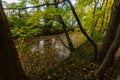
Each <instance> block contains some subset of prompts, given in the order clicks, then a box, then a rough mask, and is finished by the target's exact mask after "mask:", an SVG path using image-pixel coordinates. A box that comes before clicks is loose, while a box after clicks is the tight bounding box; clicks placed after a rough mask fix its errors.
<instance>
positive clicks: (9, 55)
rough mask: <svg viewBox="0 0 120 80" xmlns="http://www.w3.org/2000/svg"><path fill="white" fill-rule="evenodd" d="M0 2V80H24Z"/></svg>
mask: <svg viewBox="0 0 120 80" xmlns="http://www.w3.org/2000/svg"><path fill="white" fill-rule="evenodd" d="M8 26H9V25H8V22H7V18H6V16H5V13H4V11H3V8H2V3H1V0H0V80H26V79H25V78H26V76H25V73H24V71H23V69H22V66H21V64H20V61H19V58H18V54H17V50H16V48H15V45H14V42H13V39H12V35H11V32H10V30H9V27H8Z"/></svg>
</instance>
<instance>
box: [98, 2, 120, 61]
mask: <svg viewBox="0 0 120 80" xmlns="http://www.w3.org/2000/svg"><path fill="white" fill-rule="evenodd" d="M119 22H120V0H115V1H114V3H113V7H112V13H111V19H110V24H109V27H108V30H107V33H106V36H105V38H104V41H103V45H102V48H101V50H100V52H99V54H98V57H99V61H100V62H102V61H103V60H104V58H105V56H106V54H107V51H108V50H109V48H110V46H111V44H112V42H113V39H114V37H115V35H116V31H117V28H118V25H119Z"/></svg>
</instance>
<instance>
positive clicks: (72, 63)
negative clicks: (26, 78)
mask: <svg viewBox="0 0 120 80" xmlns="http://www.w3.org/2000/svg"><path fill="white" fill-rule="evenodd" d="M96 68H97V65H96V64H95V62H94V49H93V47H92V46H91V44H90V43H88V42H87V43H84V44H83V45H81V46H80V47H78V48H77V49H76V50H75V52H74V53H72V54H71V55H70V56H69V57H68V58H66V59H65V60H63V61H61V62H60V63H59V64H57V65H56V66H53V67H52V68H50V69H47V70H45V71H43V72H40V73H39V74H38V75H35V76H34V79H32V80H94V72H95V70H96Z"/></svg>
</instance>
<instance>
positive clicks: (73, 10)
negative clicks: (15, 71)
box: [66, 0, 98, 60]
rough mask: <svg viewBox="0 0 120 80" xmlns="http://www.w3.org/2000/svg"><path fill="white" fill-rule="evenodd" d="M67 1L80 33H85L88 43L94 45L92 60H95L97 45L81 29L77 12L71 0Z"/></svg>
mask: <svg viewBox="0 0 120 80" xmlns="http://www.w3.org/2000/svg"><path fill="white" fill-rule="evenodd" d="M66 1H67V2H68V3H69V5H70V7H71V10H72V12H73V15H74V17H75V19H76V21H77V23H78V26H79V28H80V30H81V31H82V33H83V35H85V37H86V38H87V39H88V41H90V43H91V44H92V45H93V47H94V50H95V51H94V53H95V54H94V60H96V59H97V53H98V50H97V45H96V44H95V42H94V41H93V40H92V39H91V38H90V37H89V36H88V34H87V33H86V32H85V31H84V29H83V27H82V24H81V22H80V20H79V18H78V16H77V13H76V11H75V9H74V6H73V5H72V3H71V1H70V0H66Z"/></svg>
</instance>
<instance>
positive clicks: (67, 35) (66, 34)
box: [54, 0, 74, 52]
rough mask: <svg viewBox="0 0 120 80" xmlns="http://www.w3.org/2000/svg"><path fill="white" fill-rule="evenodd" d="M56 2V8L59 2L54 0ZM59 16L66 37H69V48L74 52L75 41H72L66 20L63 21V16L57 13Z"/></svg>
mask: <svg viewBox="0 0 120 80" xmlns="http://www.w3.org/2000/svg"><path fill="white" fill-rule="evenodd" d="M54 3H55V7H56V8H58V4H56V3H57V0H54ZM57 17H58V19H59V22H60V23H61V24H62V28H63V30H64V32H65V36H66V39H67V42H68V46H69V50H70V51H71V52H73V51H74V46H73V43H72V41H71V39H70V36H69V34H68V32H67V29H66V27H67V26H66V24H65V23H64V21H63V19H62V17H61V16H60V15H57Z"/></svg>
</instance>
